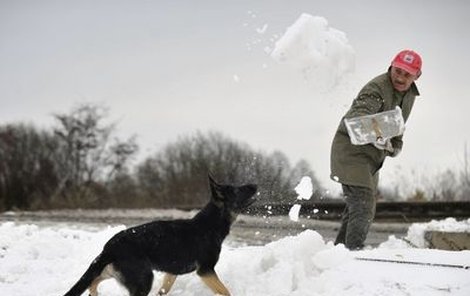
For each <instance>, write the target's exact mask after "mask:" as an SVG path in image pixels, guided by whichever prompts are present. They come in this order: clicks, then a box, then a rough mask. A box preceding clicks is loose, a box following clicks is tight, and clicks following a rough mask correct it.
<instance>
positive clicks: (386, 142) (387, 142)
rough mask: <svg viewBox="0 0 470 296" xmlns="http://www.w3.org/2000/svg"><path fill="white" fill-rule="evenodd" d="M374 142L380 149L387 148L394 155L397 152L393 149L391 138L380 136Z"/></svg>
mask: <svg viewBox="0 0 470 296" xmlns="http://www.w3.org/2000/svg"><path fill="white" fill-rule="evenodd" d="M373 144H374V146H375V148H377V149H379V150H386V151H388V152H390V153H392V155H393V154H394V153H395V149H393V146H392V142H391V141H390V139H386V140H384V139H383V138H381V137H380V138H377V141H375V142H374V143H373ZM397 154H398V153H397ZM395 156H396V155H395Z"/></svg>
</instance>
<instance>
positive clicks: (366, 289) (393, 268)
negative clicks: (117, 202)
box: [0, 218, 470, 296]
mask: <svg viewBox="0 0 470 296" xmlns="http://www.w3.org/2000/svg"><path fill="white" fill-rule="evenodd" d="M78 225H80V226H78ZM124 228H125V227H124V226H108V227H105V226H96V225H91V224H76V225H74V224H72V223H69V224H67V223H56V224H48V225H40V224H37V225H36V224H27V223H16V222H2V223H1V224H0V295H8V296H26V295H41V296H49V295H50V296H52V295H62V294H63V293H65V292H66V291H67V290H68V289H69V288H70V287H71V286H72V284H73V283H74V282H75V281H76V280H78V278H79V277H80V276H81V274H82V273H83V272H84V271H85V269H86V268H87V267H88V264H89V263H90V262H91V260H93V259H94V257H95V256H96V255H97V254H98V253H99V252H100V250H101V248H102V246H103V245H104V243H105V242H106V241H107V240H108V239H109V238H110V237H111V236H112V235H114V234H115V233H116V232H118V231H120V230H122V229H124ZM426 230H449V231H467V232H468V231H470V219H468V220H466V221H460V222H458V221H456V220H454V219H452V218H449V219H446V220H444V221H433V222H431V223H426V224H413V225H411V226H410V228H409V230H408V235H407V237H406V239H407V240H408V241H409V242H411V243H412V244H413V245H415V246H419V248H416V247H414V248H413V247H411V246H410V244H408V243H406V242H404V241H403V240H400V239H398V238H395V237H390V238H389V239H388V240H387V241H386V242H384V243H382V244H381V245H380V246H378V247H377V248H369V249H367V250H364V251H359V252H351V251H348V250H346V249H345V248H344V247H343V246H333V244H332V242H330V241H328V242H326V241H325V240H324V239H323V237H321V235H320V234H318V233H317V232H315V231H313V230H306V231H304V232H302V233H300V234H299V235H297V236H292V237H285V238H282V239H280V240H278V241H274V242H272V243H269V244H266V245H264V246H250V245H240V244H234V243H233V242H232V243H231V241H230V238H229V239H228V240H227V242H226V243H225V244H224V247H223V250H222V253H221V256H220V261H219V263H218V265H217V266H216V270H217V272H218V274H219V276H220V278H221V279H222V281H223V282H224V283H225V284H226V285H227V286H228V288H229V290H230V291H231V292H232V295H250V296H251V295H253V296H257V295H260V296H261V295H270V296H273V295H279V296H280V295H302V296H305V295H324V296H333V295H335V296H336V295H382V296H383V295H394V296H396V295H429V296H437V295H462V296H464V295H465V296H468V295H470V269H465V268H462V266H470V251H460V252H450V251H441V250H431V249H427V248H426V245H425V241H424V239H423V236H424V232H425V231H426ZM357 257H366V258H379V259H388V260H390V259H391V260H397V261H412V262H422V263H427V264H429V263H431V264H447V265H455V267H439V266H433V265H412V264H402V263H384V262H373V261H360V260H357V259H355V258H357ZM161 278H162V275H161V273H158V272H156V273H155V281H154V287H153V290H152V292H151V295H152V293H154V294H153V295H155V293H156V289H157V288H158V286H159V284H160V280H161ZM99 292H100V294H101V295H109V296H118V295H127V292H126V291H125V290H124V289H123V288H122V287H120V286H119V285H118V284H117V283H116V282H115V281H114V280H107V281H105V282H103V283H102V284H101V285H100V287H99ZM84 295H85V294H84ZM170 295H188V296H192V295H198V296H201V295H211V292H210V291H209V290H208V288H206V287H205V286H204V284H203V283H202V282H201V281H200V280H199V279H198V277H197V276H196V275H195V274H194V273H193V274H189V275H185V276H181V277H179V278H178V279H177V281H176V284H175V286H174V288H173V290H172V292H171V294H170Z"/></svg>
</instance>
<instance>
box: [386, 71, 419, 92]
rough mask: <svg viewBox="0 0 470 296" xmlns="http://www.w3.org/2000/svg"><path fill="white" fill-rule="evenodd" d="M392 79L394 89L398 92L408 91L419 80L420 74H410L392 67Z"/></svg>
mask: <svg viewBox="0 0 470 296" xmlns="http://www.w3.org/2000/svg"><path fill="white" fill-rule="evenodd" d="M391 77H392V84H393V87H394V88H395V89H396V90H398V91H407V90H408V89H409V88H410V86H411V84H412V83H413V82H414V81H415V80H416V79H418V77H419V73H418V74H416V75H413V74H410V73H408V72H406V71H405V70H403V69H400V68H397V67H392V69H391Z"/></svg>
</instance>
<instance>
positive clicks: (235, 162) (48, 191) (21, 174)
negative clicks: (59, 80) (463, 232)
mask: <svg viewBox="0 0 470 296" xmlns="http://www.w3.org/2000/svg"><path fill="white" fill-rule="evenodd" d="M53 118H54V120H55V123H54V125H53V126H52V127H51V128H49V129H39V128H37V127H35V126H34V125H32V124H24V123H11V124H3V125H0V210H1V211H5V210H14V209H20V210H35V209H53V208H108V207H122V208H140V207H157V208H172V207H179V208H192V207H200V206H201V205H203V204H205V203H206V202H207V198H208V195H209V193H208V184H207V175H208V173H209V172H210V173H211V174H213V175H214V176H215V177H216V179H217V180H218V181H219V182H226V183H235V184H242V183H247V182H251V183H256V184H258V188H259V196H258V200H259V202H260V203H263V204H274V203H292V202H294V201H295V198H296V196H297V195H296V193H295V192H294V188H295V186H296V185H297V184H298V182H299V181H300V179H301V178H302V177H303V176H309V177H310V178H311V179H312V183H313V188H314V194H313V197H312V199H311V200H310V201H309V202H312V203H315V202H318V201H319V199H323V200H324V199H325V198H328V194H327V192H326V191H325V190H324V189H323V188H322V186H321V184H320V182H319V181H318V179H317V178H316V177H315V173H314V171H313V170H312V169H311V167H310V165H309V164H308V163H307V162H306V161H305V160H301V161H299V162H298V163H296V164H295V165H293V166H292V165H291V164H290V162H289V160H288V158H287V157H286V156H285V155H284V154H283V153H282V152H279V151H277V152H273V153H270V154H267V153H263V152H260V151H255V150H254V149H252V148H251V147H250V146H248V145H247V144H244V143H240V142H238V141H235V140H233V139H231V138H229V137H226V136H224V135H223V134H222V133H220V132H206V133H202V132H195V133H194V134H192V135H186V136H181V137H180V138H178V139H177V140H176V141H174V142H172V143H169V144H167V145H166V146H165V147H164V148H163V149H161V150H159V151H156V152H154V153H153V154H151V155H149V156H147V157H145V158H144V159H143V160H141V161H139V162H137V163H135V158H136V155H137V153H138V151H139V146H138V144H137V142H136V138H135V137H130V138H128V139H120V138H118V137H117V136H116V135H115V133H116V124H115V123H108V121H109V120H108V119H109V110H108V109H107V108H106V107H103V106H101V105H96V104H80V105H78V106H76V107H75V108H73V109H72V110H71V111H70V112H68V113H59V114H54V115H53ZM463 163H464V166H463V169H462V170H461V171H460V172H459V171H457V172H456V171H451V170H446V171H444V172H443V173H441V174H440V175H438V176H433V177H429V176H427V177H420V178H419V179H421V182H420V184H421V185H420V186H421V187H419V188H418V187H417V186H416V187H417V188H416V189H415V191H414V192H413V193H412V194H411V195H410V196H406V197H403V196H400V193H399V191H400V188H399V187H398V185H397V186H396V187H395V188H380V195H379V198H381V199H383V200H389V201H391V200H413V201H429V200H431V201H453V200H467V201H469V200H470V167H469V162H468V157H467V149H466V148H465V153H464V161H463ZM423 178H424V182H423ZM426 178H428V179H429V180H428V181H426ZM407 182H408V184H405V183H406V182H400V186H407V187H410V188H411V187H413V186H412V184H411V183H413V180H408V181H407ZM423 184H424V187H423Z"/></svg>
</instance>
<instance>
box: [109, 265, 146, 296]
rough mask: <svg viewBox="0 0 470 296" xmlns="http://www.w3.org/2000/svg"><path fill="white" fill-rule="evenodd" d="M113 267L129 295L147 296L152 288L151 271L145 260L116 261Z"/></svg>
mask: <svg viewBox="0 0 470 296" xmlns="http://www.w3.org/2000/svg"><path fill="white" fill-rule="evenodd" d="M113 265H114V267H115V268H116V270H117V271H118V273H119V275H120V277H119V278H118V280H119V282H120V283H121V284H122V285H123V286H125V287H126V288H127V290H128V291H129V294H130V296H147V295H148V294H149V292H150V290H151V289H152V282H153V272H152V268H151V266H150V263H149V262H148V261H146V260H139V259H126V260H122V261H117V262H115V263H114V264H113Z"/></svg>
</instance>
